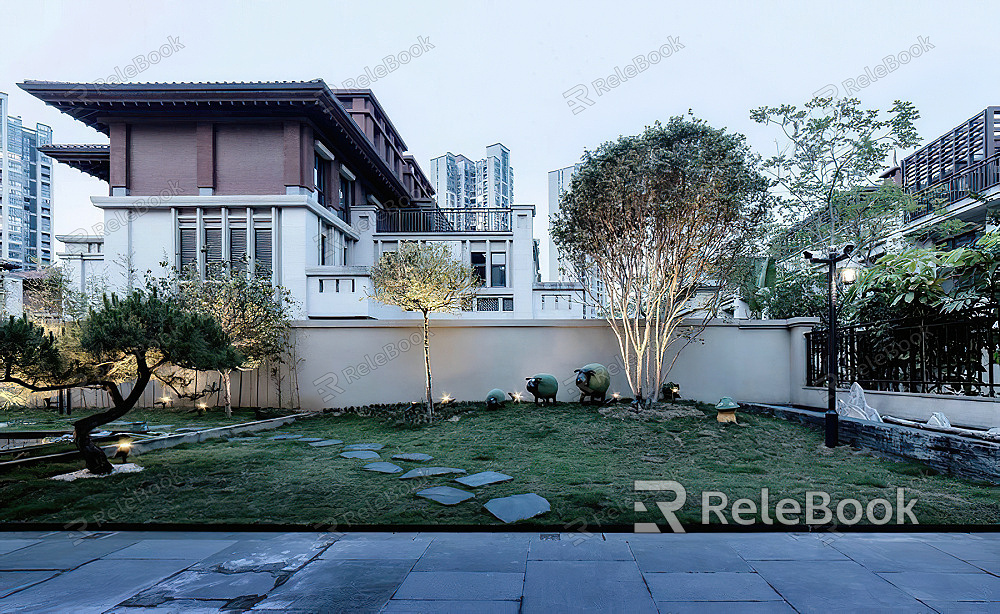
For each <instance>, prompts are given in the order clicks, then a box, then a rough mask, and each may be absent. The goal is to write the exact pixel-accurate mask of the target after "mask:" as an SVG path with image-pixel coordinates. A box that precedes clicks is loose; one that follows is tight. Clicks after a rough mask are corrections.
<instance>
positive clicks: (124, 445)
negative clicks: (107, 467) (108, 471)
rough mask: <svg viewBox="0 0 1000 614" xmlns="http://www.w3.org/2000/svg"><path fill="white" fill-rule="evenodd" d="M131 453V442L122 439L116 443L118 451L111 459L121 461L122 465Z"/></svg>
mask: <svg viewBox="0 0 1000 614" xmlns="http://www.w3.org/2000/svg"><path fill="white" fill-rule="evenodd" d="M131 451H132V440H131V439H122V440H121V441H119V442H118V451H117V452H115V455H114V456H113V457H112V458H120V459H122V464H123V465H124V464H125V461H126V460H127V459H128V453H129V452H131Z"/></svg>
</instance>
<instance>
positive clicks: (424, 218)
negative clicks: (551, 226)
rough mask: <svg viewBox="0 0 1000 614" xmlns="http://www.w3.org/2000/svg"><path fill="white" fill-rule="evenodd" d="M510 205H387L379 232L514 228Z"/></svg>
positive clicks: (380, 214)
mask: <svg viewBox="0 0 1000 614" xmlns="http://www.w3.org/2000/svg"><path fill="white" fill-rule="evenodd" d="M510 230H511V228H510V209H487V208H483V209H471V208H470V209H385V210H382V211H379V212H378V213H377V214H376V218H375V231H376V232H390V233H405V232H414V233H437V232H442V233H443V232H510Z"/></svg>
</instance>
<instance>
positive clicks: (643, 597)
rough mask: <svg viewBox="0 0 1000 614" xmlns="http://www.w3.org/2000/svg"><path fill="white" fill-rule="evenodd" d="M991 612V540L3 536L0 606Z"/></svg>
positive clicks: (995, 554) (995, 589)
mask: <svg viewBox="0 0 1000 614" xmlns="http://www.w3.org/2000/svg"><path fill="white" fill-rule="evenodd" d="M245 611H248V612H269V611H273V612H278V611H281V612H463V613H474V612H503V613H506V612H543V613H545V614H553V613H558V612H628V613H630V614H631V613H638V612H835V611H844V612H855V611H879V612H886V611H889V612H893V611H899V612H998V611H1000V533H996V534H992V533H973V534H970V533H906V534H901V533H847V534H830V533H815V534H810V533H767V534H762V533H751V534H747V533H744V534H740V533H711V534H706V533H700V534H685V535H672V534H662V535H660V534H627V533H615V534H612V533H605V534H601V533H597V534H589V533H561V534H560V533H538V532H535V533H518V532H506V533H456V532H440V533H439V532H421V533H364V532H356V533H347V534H339V533H267V532H252V533H248V532H202V531H191V532H162V531H140V532H126V531H120V532H103V533H83V532H68V531H66V532H26V531H19V532H4V533H0V612H33V613H36V612H37V613H40V612H73V613H85V612H95V613H104V612H114V613H121V614H125V613H150V612H245Z"/></svg>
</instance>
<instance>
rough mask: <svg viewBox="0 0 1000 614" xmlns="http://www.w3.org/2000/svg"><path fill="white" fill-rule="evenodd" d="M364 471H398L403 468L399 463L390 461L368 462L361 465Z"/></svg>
mask: <svg viewBox="0 0 1000 614" xmlns="http://www.w3.org/2000/svg"><path fill="white" fill-rule="evenodd" d="M362 469H364V470H365V471H376V472H378V473H399V472H400V471H402V470H403V468H402V467H400V466H399V465H394V464H392V463H368V464H367V465H365V466H364V467H362Z"/></svg>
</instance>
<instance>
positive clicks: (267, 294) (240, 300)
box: [164, 263, 293, 416]
mask: <svg viewBox="0 0 1000 614" xmlns="http://www.w3.org/2000/svg"><path fill="white" fill-rule="evenodd" d="M164 266H165V265H164ZM174 277H175V279H174V283H173V286H174V287H175V289H176V292H177V296H178V300H179V301H180V305H181V307H182V308H183V309H187V310H190V311H193V312H196V313H201V314H204V315H206V316H209V317H211V318H212V319H213V320H215V321H216V322H218V324H219V326H220V327H222V330H224V331H225V332H226V334H228V335H229V338H230V339H231V340H232V344H233V347H235V348H236V350H237V351H238V352H239V353H240V355H241V356H242V357H243V359H244V362H243V364H241V365H239V367H238V368H239V369H241V370H244V369H255V368H257V367H259V366H260V365H261V364H264V363H271V364H272V365H278V364H280V363H281V362H283V361H284V357H285V354H286V353H287V350H288V344H289V331H290V328H291V321H292V318H291V308H292V305H293V300H292V298H291V293H290V292H289V291H288V290H287V289H286V288H283V287H281V286H278V287H275V286H273V285H272V284H271V279H270V277H269V276H264V275H248V274H247V273H246V271H245V268H241V267H233V266H230V265H229V263H223V264H219V265H215V266H212V267H209V270H208V271H207V274H206V276H205V277H204V278H203V277H202V276H201V275H199V274H198V271H197V269H195V268H194V267H191V268H188V269H185V270H184V271H181V272H177V273H176V274H175V276H174ZM230 374H231V369H222V370H220V372H219V375H220V376H221V378H222V393H223V396H222V398H223V404H224V406H225V408H226V415H227V416H231V415H232V411H233V409H232V407H233V405H232V392H231V385H230Z"/></svg>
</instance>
